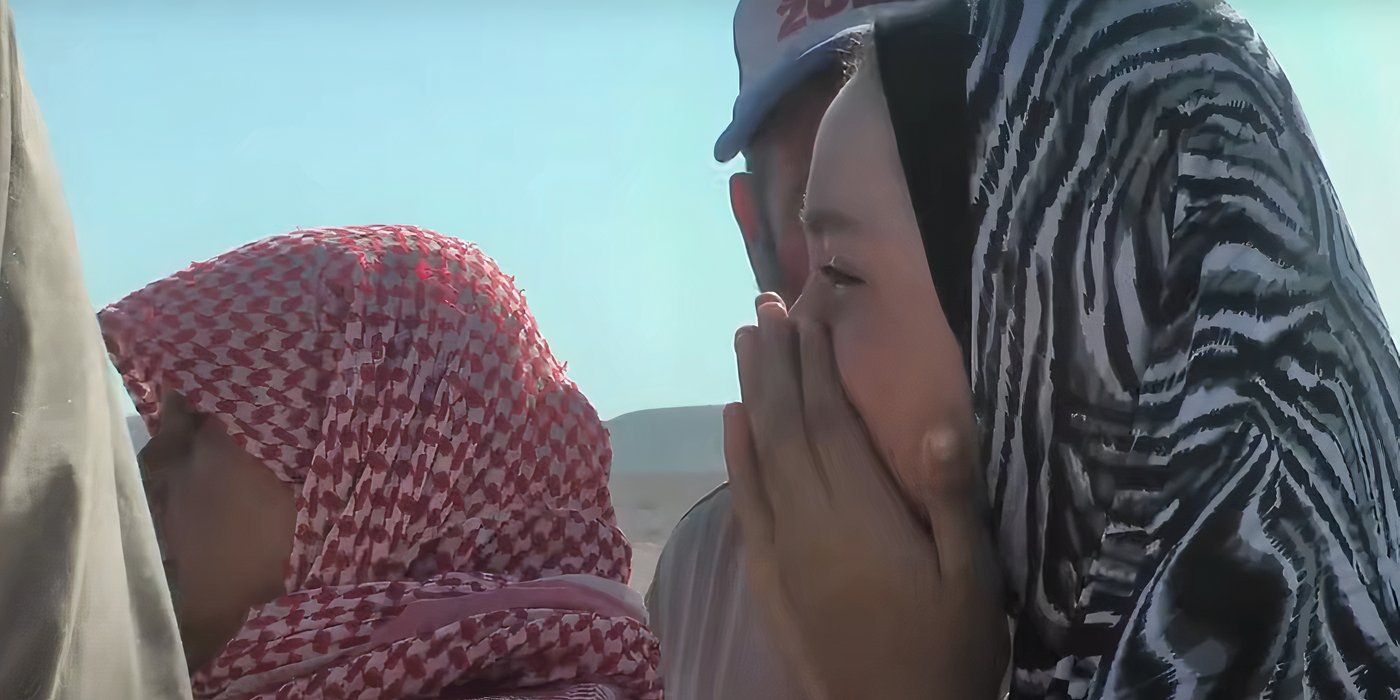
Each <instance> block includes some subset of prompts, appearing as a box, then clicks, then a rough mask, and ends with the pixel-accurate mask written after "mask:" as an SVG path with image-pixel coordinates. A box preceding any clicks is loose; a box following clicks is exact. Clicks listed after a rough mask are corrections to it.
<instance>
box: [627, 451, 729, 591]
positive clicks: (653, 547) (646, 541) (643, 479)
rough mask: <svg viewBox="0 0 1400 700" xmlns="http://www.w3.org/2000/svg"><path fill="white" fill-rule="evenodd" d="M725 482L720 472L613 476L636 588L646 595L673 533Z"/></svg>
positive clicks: (633, 585) (633, 582)
mask: <svg viewBox="0 0 1400 700" xmlns="http://www.w3.org/2000/svg"><path fill="white" fill-rule="evenodd" d="M724 478H725V477H724V474H723V473H720V472H676V473H670V474H663V473H646V472H641V473H625V472H624V473H620V474H619V473H614V474H613V477H612V483H611V490H612V498H613V507H614V508H616V509H617V520H618V524H620V525H621V526H622V531H623V532H625V533H627V539H629V540H631V541H632V584H631V585H632V587H633V588H635V589H636V590H638V591H641V592H643V593H645V592H646V589H647V585H649V584H650V583H651V576H652V573H653V572H654V571H656V559H657V557H659V556H661V548H662V547H663V546H664V545H665V544H666V538H667V537H669V536H670V535H671V529H672V528H674V527H675V526H676V522H677V521H679V520H680V519H681V516H683V515H685V513H686V511H688V510H690V507H691V506H692V505H694V504H695V502H696V501H698V500H700V499H701V498H704V496H705V494H707V493H709V492H710V491H711V490H712V489H714V487H716V486H718V485H719V484H720V483H722V482H723V481H724Z"/></svg>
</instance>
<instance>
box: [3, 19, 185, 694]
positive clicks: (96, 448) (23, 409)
mask: <svg viewBox="0 0 1400 700" xmlns="http://www.w3.org/2000/svg"><path fill="white" fill-rule="evenodd" d="M0 22H3V23H4V27H3V31H0V52H3V55H2V56H0V60H2V61H3V64H2V65H0V149H3V150H0V152H3V153H7V154H9V158H10V166H9V168H8V170H7V171H6V172H5V173H4V174H2V175H0V189H3V195H4V196H3V197H0V220H3V227H0V697H3V698H6V699H7V700H9V699H13V698H180V697H189V695H190V690H189V679H188V677H187V676H186V673H185V667H184V659H183V656H182V654H181V652H180V644H179V637H178V635H177V633H176V629H175V618H174V614H173V613H172V612H171V605H170V594H169V592H168V590H167V588H166V584H165V580H164V575H163V573H162V570H161V564H160V555H159V553H158V551H157V548H156V543H155V534H154V530H153V529H152V527H151V518H150V514H149V512H148V511H147V510H146V500H145V496H144V494H143V493H142V490H141V482H140V477H139V475H138V473H137V470H136V461H135V456H134V455H133V453H132V449H131V438H130V437H129V436H128V435H127V432H126V429H125V426H124V424H123V422H122V419H121V410H120V408H119V404H118V403H117V400H116V393H115V387H114V386H113V384H112V382H110V381H109V379H108V374H107V372H108V370H107V358H106V352H105V350H104V349H103V347H102V344H101V341H100V339H99V336H98V331H97V321H96V318H95V316H94V315H93V309H92V305H91V303H90V301H89V300H88V296H87V291H86V289H85V288H84V286H83V282H82V277H81V275H80V272H79V268H78V251H77V245H76V243H75V241H74V238H73V228H72V224H71V222H70V220H69V218H68V212H67V208H66V206H65V204H64V201H63V196H62V193H61V191H60V189H59V185H58V177H57V174H56V172H55V170H54V166H53V161H52V158H51V156H50V154H49V149H48V144H47V139H46V136H45V133H44V127H43V122H42V120H41V118H40V116H39V112H38V109H37V108H36V106H35V104H34V98H33V96H32V95H31V93H30V91H29V88H28V86H27V85H26V84H25V82H24V78H23V76H22V73H21V70H20V64H19V53H18V50H17V48H16V46H15V36H14V29H13V22H12V20H11V17H10V12H9V7H8V5H7V3H5V2H4V0H0Z"/></svg>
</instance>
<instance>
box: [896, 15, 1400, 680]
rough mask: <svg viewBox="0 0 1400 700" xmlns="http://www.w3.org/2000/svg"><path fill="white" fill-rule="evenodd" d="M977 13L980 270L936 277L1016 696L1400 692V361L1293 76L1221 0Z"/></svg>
mask: <svg viewBox="0 0 1400 700" xmlns="http://www.w3.org/2000/svg"><path fill="white" fill-rule="evenodd" d="M967 7H968V6H967V5H964V6H963V8H962V17H963V21H964V23H966V22H970V26H971V38H972V40H973V41H972V42H971V44H972V47H971V49H970V51H969V53H971V54H972V55H971V56H968V57H967V61H970V63H971V68H970V70H969V71H967V72H966V74H965V75H966V78H967V83H966V98H967V102H966V105H965V106H966V110H967V111H966V123H967V126H968V129H969V131H970V133H971V137H972V138H971V143H972V144H973V146H972V153H971V163H972V166H971V168H972V170H971V177H970V180H969V183H970V192H968V190H964V192H965V193H967V196H969V197H970V198H971V201H972V207H971V210H970V211H968V212H967V217H968V219H969V222H968V224H969V228H970V230H971V231H972V233H970V234H968V235H967V236H966V238H967V245H966V246H965V247H964V251H965V252H964V253H963V255H962V260H963V261H964V262H966V261H967V258H968V257H970V266H965V267H964V268H963V269H964V270H965V271H966V270H969V269H970V276H966V272H964V273H963V277H962V282H961V284H962V285H963V286H964V289H962V290H950V289H948V282H947V280H946V278H947V275H948V270H949V269H950V268H949V266H948V265H947V263H946V260H944V261H943V262H935V264H934V265H933V267H934V269H933V272H934V276H935V278H936V281H939V282H940V293H941V294H944V295H948V296H952V297H954V298H957V297H958V296H961V297H962V298H963V299H966V300H967V302H966V303H967V305H968V306H970V307H971V312H970V314H964V316H965V320H964V321H963V325H964V326H965V328H964V331H963V333H964V335H965V342H966V343H967V348H966V349H967V354H968V358H969V366H970V373H971V379H972V383H973V387H974V400H975V405H976V411H977V415H978V418H979V421H980V424H981V428H982V430H983V445H982V449H983V454H984V456H985V457H986V459H987V460H988V472H987V474H988V484H989V488H990V493H991V498H992V502H993V514H994V518H995V519H996V522H995V526H996V529H997V531H998V534H999V543H1000V547H1001V550H1002V551H1001V553H1002V556H1003V557H1004V560H1005V565H1006V567H1007V572H1008V581H1009V583H1010V586H1011V588H1012V593H1013V597H1014V599H1015V600H1016V603H1017V618H1018V624H1017V633H1016V634H1017V639H1016V642H1015V646H1014V664H1015V667H1014V678H1013V695H1014V696H1021V697H1041V696H1047V695H1048V696H1052V697H1061V696H1068V697H1075V698H1078V697H1086V696H1096V697H1097V696H1108V697H1138V696H1142V697H1173V696H1174V697H1185V696H1192V697H1194V696H1197V695H1211V694H1213V695H1212V696H1213V697H1256V696H1259V695H1261V694H1265V693H1267V694H1270V695H1271V696H1272V697H1296V696H1300V695H1303V694H1305V693H1311V694H1312V695H1313V696H1320V697H1329V698H1330V697H1348V696H1370V695H1372V694H1373V693H1377V692H1379V691H1380V689H1383V688H1391V687H1400V651H1397V641H1396V640H1397V639H1400V567H1397V557H1400V483H1397V482H1400V473H1398V472H1400V428H1398V427H1397V426H1400V416H1398V413H1397V406H1398V405H1400V365H1398V364H1397V358H1396V352H1395V348H1394V345H1393V344H1392V341H1391V340H1390V334H1389V331H1388V330H1387V328H1386V324H1385V321H1384V319H1383V318H1382V316H1381V312H1380V309H1379V306H1378V304H1377V301H1376V297H1375V295H1374V293H1373V292H1372V289H1371V285H1370V282H1369V280H1368V278H1367V275H1366V271H1365V270H1364V268H1363V267H1362V264H1361V260H1360V257H1359V256H1358V253H1357V250H1356V247H1355V245H1354V243H1353V241H1352V237H1351V233H1350V231H1349V229H1348V227H1347V223H1346V220H1345V218H1344V217H1343V215H1342V211H1341V206H1340V205H1339V203H1338V201H1337V197H1336V195H1335V193H1334V192H1333V190H1332V187H1331V184H1330V183H1329V181H1328V177H1327V174H1326V172H1325V171H1324V169H1323V167H1322V162H1321V159H1320V157H1319V155H1318V151H1317V147H1316V145H1315V144H1314V142H1313V138H1312V134H1311V133H1310V131H1309V128H1308V126H1307V123H1306V121H1305V120H1304V118H1303V113H1302V109H1301V107H1300V106H1299V104H1298V102H1297V100H1296V98H1295V96H1294V94H1293V92H1292V89H1291V88H1290V86H1289V84H1288V81H1287V79H1286V78H1285V77H1284V75H1283V72H1282V70H1281V69H1280V68H1279V66H1278V64H1277V63H1276V62H1275V61H1274V59H1273V58H1272V57H1271V56H1270V55H1269V53H1268V51H1267V50H1266V49H1265V47H1264V45H1263V43H1262V42H1261V41H1260V40H1259V39H1258V37H1256V36H1255V34H1254V32H1253V31H1252V30H1251V29H1250V27H1249V25H1248V24H1246V23H1245V21H1244V20H1243V19H1242V18H1241V17H1240V16H1239V15H1237V14H1236V13H1235V12H1234V11H1233V10H1232V9H1230V8H1229V7H1228V6H1227V5H1225V4H1223V3H1219V4H1217V3H1210V2H1206V1H1204V0H1198V1H1195V2H1193V1H1191V0H972V2H971V5H970V8H971V9H970V14H969V13H968V9H967ZM944 20H945V21H946V15H945V16H944ZM925 21H932V20H925ZM964 26H966V24H964ZM887 29H889V28H887ZM882 31H883V32H884V34H882ZM890 33H892V32H891V31H885V30H882V29H880V28H878V27H877V35H876V46H877V48H879V47H880V44H881V42H883V41H884V38H882V37H883V36H884V35H886V34H890ZM887 53H888V52H887V51H885V50H883V49H881V50H880V64H881V69H882V71H886V70H890V69H891V67H890V65H889V62H890V61H891V60H893V59H892V58H890V57H887ZM967 61H964V63H963V65H967ZM906 68H907V67H906ZM932 70H933V72H934V73H935V74H936V73H937V72H938V70H939V69H937V68H935V69H932ZM957 75H959V76H961V75H963V73H962V72H961V70H959V71H958V73H957ZM885 80H886V86H887V90H886V92H887V96H889V101H890V105H891V112H892V116H893V119H894V123H895V128H896V134H897V135H898V136H899V137H900V142H901V152H902V153H904V154H905V156H906V157H905V161H906V163H905V164H906V173H907V174H909V175H910V190H911V194H912V195H913V196H914V198H915V201H916V204H917V203H918V202H919V201H920V197H921V196H922V197H929V196H935V197H936V196H937V195H936V194H935V195H931V194H930V185H929V183H928V182H927V181H926V180H927V179H928V173H927V172H924V173H923V174H922V175H921V174H920V173H919V172H918V168H917V167H911V163H910V159H909V158H908V148H906V146H907V145H908V143H910V141H911V140H910V138H909V137H910V134H909V133H908V131H909V129H910V127H911V125H912V124H916V123H918V120H917V119H914V120H909V119H903V120H902V119H901V111H902V108H906V107H907V105H905V104H903V103H901V101H900V100H901V98H900V97H899V96H898V95H891V94H890V90H889V84H890V81H889V79H888V78H886V79H885ZM960 96H961V95H960ZM902 132H903V133H902ZM945 184H946V183H945ZM944 195H946V191H945V192H944ZM921 220H923V221H924V222H925V223H927V219H926V217H923V216H921ZM933 228H934V227H931V226H925V236H926V237H927V238H928V240H929V244H928V245H929V248H930V260H931V262H933V261H935V259H938V258H939V256H943V258H944V259H946V257H947V254H948V253H947V250H946V247H942V248H941V246H946V245H947V244H948V242H949V238H948V234H947V228H946V227H942V230H939V231H934V230H931V229H933ZM935 235H936V236H939V237H940V238H939V239H938V240H934V236H935ZM953 240H954V243H955V242H956V239H953ZM956 249H957V247H956V244H955V245H954V251H955V252H956ZM940 266H941V268H940ZM940 273H942V275H943V277H944V278H945V279H943V280H940V279H938V278H940ZM953 277H954V279H955V281H956V277H957V275H954V276H953ZM955 316H956V315H955V314H950V318H951V319H952V320H953V321H954V323H955V324H956V322H957V319H956V318H955Z"/></svg>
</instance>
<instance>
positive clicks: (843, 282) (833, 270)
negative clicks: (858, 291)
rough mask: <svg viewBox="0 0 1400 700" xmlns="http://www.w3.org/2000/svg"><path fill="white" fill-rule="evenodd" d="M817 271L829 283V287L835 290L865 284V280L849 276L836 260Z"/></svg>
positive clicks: (849, 273) (852, 275) (833, 259)
mask: <svg viewBox="0 0 1400 700" xmlns="http://www.w3.org/2000/svg"><path fill="white" fill-rule="evenodd" d="M819 271H820V272H821V274H822V276H823V277H825V278H826V279H827V281H828V282H830V283H831V286H832V287H835V288H837V289H843V288H847V287H855V286H858V285H862V284H865V280H863V279H861V278H860V277H857V276H856V275H854V274H851V272H849V271H848V270H847V269H846V268H845V267H843V266H842V265H841V263H839V262H837V260H836V258H832V259H831V260H830V261H829V262H827V263H825V264H823V265H822V266H821V268H820V270H819Z"/></svg>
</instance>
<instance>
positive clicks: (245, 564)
mask: <svg viewBox="0 0 1400 700" xmlns="http://www.w3.org/2000/svg"><path fill="white" fill-rule="evenodd" d="M160 418H161V420H160V431H159V432H158V433H157V434H156V435H154V436H153V437H152V438H151V441H150V442H149V443H147V444H146V447H145V448H144V449H142V450H141V455H140V462H141V471H142V474H143V477H144V480H145V483H146V497H147V499H148V501H149V502H150V507H151V515H152V517H153V519H154V520H155V524H156V533H157V535H158V537H159V539H160V543H161V558H162V560H163V561H164V563H165V572H166V577H167V579H168V580H169V582H170V587H171V591H172V593H173V594H174V598H175V617H176V619H177V621H178V622H179V625H180V637H181V641H182V642H183V643H184V646H185V659H186V662H187V663H188V664H189V666H190V668H191V669H192V670H193V669H196V668H199V667H200V666H203V665H204V664H205V663H207V662H209V661H210V660H211V659H212V658H213V656H214V655H215V654H216V653H217V652H218V650H219V649H220V648H221V647H222V646H223V645H224V644H225V643H226V642H227V641H228V640H229V639H230V638H231V637H232V636H233V635H234V634H235V633H236V632H237V631H238V628H239V627H240V626H241V625H242V624H243V618H244V617H245V616H246V615H247V613H248V610H249V608H252V607H253V606H256V605H260V604H262V603H266V602H268V601H270V600H272V599H274V598H276V597H278V596H279V595H281V594H282V593H283V590H282V587H283V586H282V576H283V572H284V569H285V567H286V564H287V561H288V559H289V558H290V556H291V551H292V533H293V531H294V529H295V527H296V496H295V494H294V493H293V491H292V489H291V487H289V486H288V485H286V484H284V483H282V482H281V481H280V480H278V478H277V477H276V476H274V475H273V473H272V471H271V470H269V469H268V468H267V467H265V466H263V464H262V463H261V462H259V461H258V460H257V459H256V458H254V457H253V456H252V455H250V454H248V453H247V452H245V451H244V450H243V449H242V448H241V447H239V446H238V444H237V443H236V442H234V440H233V438H231V437H229V435H228V433H227V432H225V431H224V429H223V426H222V424H221V423H220V422H219V421H218V420H215V419H214V418H211V417H208V416H205V415H201V414H198V413H194V412H192V411H191V410H190V409H189V407H188V406H187V405H186V403H185V401H184V399H183V398H182V397H180V396H179V395H178V394H174V393H168V394H166V395H165V396H164V397H163V399H162V401H161V409H160Z"/></svg>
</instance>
